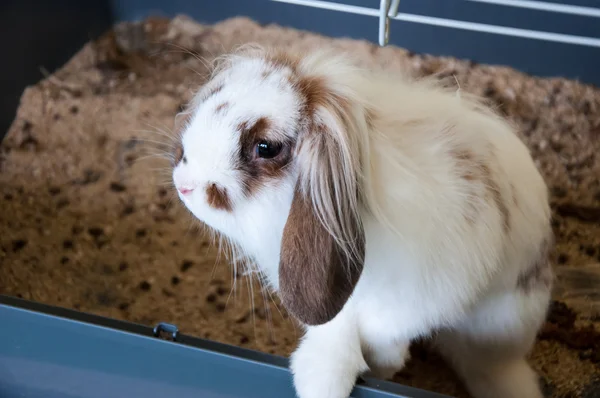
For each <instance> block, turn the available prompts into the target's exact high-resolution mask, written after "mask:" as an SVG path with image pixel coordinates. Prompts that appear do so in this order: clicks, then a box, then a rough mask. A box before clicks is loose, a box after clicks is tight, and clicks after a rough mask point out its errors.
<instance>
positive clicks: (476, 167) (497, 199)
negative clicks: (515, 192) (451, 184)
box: [451, 150, 510, 233]
mask: <svg viewBox="0 0 600 398" xmlns="http://www.w3.org/2000/svg"><path fill="white" fill-rule="evenodd" d="M451 154H452V157H453V158H454V159H455V161H456V164H457V166H458V167H459V168H460V172H461V177H462V178H463V179H464V180H465V181H468V182H469V183H472V184H476V183H481V184H484V186H485V189H486V193H487V197H488V198H491V200H492V201H493V202H494V205H495V206H496V208H497V209H498V211H499V212H500V214H501V216H502V225H503V229H504V232H506V233H507V232H509V231H510V211H509V209H508V206H507V205H506V202H505V200H504V198H503V197H502V193H501V191H500V187H499V186H498V184H497V183H496V181H495V180H494V177H493V175H492V172H491V170H490V167H489V166H488V164H487V163H486V162H484V161H483V160H481V159H477V158H476V156H475V154H474V153H473V152H471V151H469V150H455V151H453V152H452V153H451ZM474 190H475V188H474ZM472 196H473V197H472V201H471V202H470V203H469V204H468V210H467V211H466V213H465V217H466V218H467V220H468V221H469V223H471V224H472V223H474V222H475V219H476V216H477V213H478V212H479V210H478V209H477V206H476V201H477V199H480V200H483V199H484V198H477V196H478V195H476V194H473V195H472Z"/></svg>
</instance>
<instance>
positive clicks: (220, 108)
mask: <svg viewBox="0 0 600 398" xmlns="http://www.w3.org/2000/svg"><path fill="white" fill-rule="evenodd" d="M228 108H229V102H223V103H222V104H220V105H218V106H217V107H216V108H215V113H221V112H225V111H226V110H227V109H228Z"/></svg>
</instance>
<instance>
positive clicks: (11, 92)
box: [0, 0, 600, 137]
mask: <svg viewBox="0 0 600 398" xmlns="http://www.w3.org/2000/svg"><path fill="white" fill-rule="evenodd" d="M332 1H336V2H340V3H345V4H352V5H358V6H363V7H369V8H378V6H379V1H378V0H332ZM545 1H546V2H551V3H559V4H571V5H580V6H588V7H596V8H600V0H568V1H561V0H545ZM400 11H401V12H403V13H410V14H419V15H426V16H435V17H440V18H448V19H457V20H463V21H469V22H478V23H487V24H494V25H501V26H508V27H515V28H521V29H531V30H540V31H546V32H555V33H563V34H570V35H578V36H587V37H594V38H600V18H594V17H585V16H576V15H568V14H560V13H553V12H543V11H536V10H529V9H521V8H515V7H506V6H498V5H490V4H483V3H476V2H470V1H466V0H401V1H400ZM177 14H187V15H189V16H191V17H192V18H194V19H196V20H198V21H199V22H201V23H215V22H218V21H221V20H223V19H226V18H229V17H233V16H241V15H243V16H247V17H250V18H252V19H254V20H256V21H258V22H260V23H265V24H267V23H277V24H280V25H285V26H290V27H294V28H298V29H304V30H310V31H313V32H318V33H321V34H325V35H328V36H336V37H340V36H345V37H351V38H356V39H366V40H370V41H373V42H377V37H378V21H377V18H375V17H371V16H362V15H353V14H347V13H341V12H336V11H328V10H322V9H317V8H311V7H301V6H295V5H290V4H284V3H277V2H272V1H269V0H168V1H165V0H111V1H107V0H86V1H80V0H52V1H50V0H46V1H44V0H3V1H2V2H0V29H1V34H0V47H1V48H2V55H3V56H2V58H3V60H2V62H1V63H0V70H1V71H2V80H1V81H2V83H0V137H1V136H4V134H5V132H6V130H7V129H8V127H9V126H10V124H11V123H12V121H13V119H14V115H15V111H16V109H17V106H18V101H19V98H20V96H21V93H22V91H23V89H24V88H25V86H27V85H31V84H34V83H36V82H37V81H38V80H40V79H41V78H42V77H43V75H42V73H41V72H40V68H41V67H44V68H45V69H46V70H48V71H49V72H52V71H54V70H55V69H56V68H58V67H60V66H61V65H62V64H63V63H65V62H66V61H67V60H68V59H69V58H70V57H71V56H72V55H73V53H74V52H76V51H77V50H78V49H79V48H81V46H82V45H83V44H84V43H85V42H87V41H88V40H90V39H92V38H94V37H97V36H98V35H99V34H101V33H103V32H104V31H106V30H107V29H108V28H109V27H110V26H111V25H112V24H113V23H114V22H115V21H121V20H138V19H142V18H145V17H147V16H150V15H161V16H169V17H172V16H175V15H177ZM390 44H392V45H397V46H401V47H404V48H407V49H409V50H411V51H414V52H419V53H429V54H433V55H448V56H456V57H459V58H465V59H471V60H473V61H476V62H480V63H491V64H502V65H508V66H512V67H514V68H517V69H520V70H522V71H524V72H527V73H531V74H535V75H539V76H563V77H567V78H572V79H578V80H580V81H582V82H585V83H591V84H594V85H597V86H600V48H598V47H588V46H579V45H571V44H561V43H555V42H546V41H541V40H532V39H523V38H517V37H508V36H501V35H495V34H489V33H479V32H472V31H466V30H459V29H451V28H444V27H437V26H431V25H424V24H415V23H409V22H401V21H392V25H391V36H390Z"/></svg>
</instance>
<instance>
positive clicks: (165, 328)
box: [153, 322, 179, 341]
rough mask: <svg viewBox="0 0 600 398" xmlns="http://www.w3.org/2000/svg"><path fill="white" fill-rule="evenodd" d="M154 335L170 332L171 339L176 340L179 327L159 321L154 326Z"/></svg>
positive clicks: (158, 335) (159, 335)
mask: <svg viewBox="0 0 600 398" xmlns="http://www.w3.org/2000/svg"><path fill="white" fill-rule="evenodd" d="M153 332H154V337H159V338H160V337H161V333H170V334H171V340H173V341H177V336H178V335H179V329H177V326H175V325H172V324H170V323H164V322H161V323H159V324H158V325H156V326H155V327H154V330H153Z"/></svg>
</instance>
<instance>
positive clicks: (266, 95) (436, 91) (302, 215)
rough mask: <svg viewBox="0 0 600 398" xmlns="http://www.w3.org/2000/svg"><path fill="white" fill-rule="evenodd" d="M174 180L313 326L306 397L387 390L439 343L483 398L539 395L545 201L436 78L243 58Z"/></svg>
mask: <svg viewBox="0 0 600 398" xmlns="http://www.w3.org/2000/svg"><path fill="white" fill-rule="evenodd" d="M185 113H186V120H185V123H184V124H183V125H182V127H181V129H180V130H179V134H178V138H177V146H176V148H175V150H174V151H173V153H172V157H173V169H172V181H173V185H174V187H175V188H176V190H177V195H178V197H179V199H180V201H181V202H182V204H183V206H184V207H185V208H186V209H188V210H189V211H190V212H191V214H192V215H193V217H194V218H196V219H197V220H199V221H200V222H201V223H202V224H204V225H206V226H208V228H209V230H212V231H214V232H215V233H216V234H217V235H219V236H224V237H226V238H227V239H228V240H230V241H231V242H233V244H234V246H235V247H236V248H237V249H238V250H240V251H241V252H242V253H243V254H244V256H246V258H248V259H249V260H250V261H251V262H252V263H254V264H255V265H256V267H257V268H258V269H259V270H260V273H261V274H262V276H263V277H264V278H265V280H266V282H267V284H268V287H269V289H272V290H273V291H274V292H275V293H276V294H277V295H278V297H279V299H280V301H281V303H282V305H283V307H284V308H285V310H286V311H287V312H288V313H289V314H290V315H291V316H292V317H293V318H294V319H295V320H296V321H297V322H298V323H299V324H300V325H301V327H302V331H303V333H302V334H303V335H302V337H301V338H300V340H299V343H298V346H297V347H296V349H295V351H294V352H293V353H292V355H291V356H290V371H291V374H292V379H293V380H292V382H293V387H294V390H295V392H296V395H297V396H298V397H299V398H317V397H318V398H346V397H348V396H349V395H350V394H351V393H352V391H353V389H354V387H355V385H356V382H357V379H358V378H359V377H375V378H380V379H389V378H391V377H392V376H393V375H394V374H395V373H396V372H398V371H400V370H402V369H403V367H404V366H405V363H406V361H407V360H409V346H410V344H411V342H413V341H414V340H415V339H418V338H430V339H431V341H433V344H434V346H435V347H436V348H437V349H438V350H439V352H440V353H441V354H442V356H443V357H444V358H445V360H446V361H447V362H448V363H449V364H450V365H451V366H452V367H453V368H454V369H455V370H456V372H457V374H458V376H459V377H460V380H461V381H462V382H463V383H464V385H465V387H466V389H467V391H468V392H469V394H470V395H471V396H472V397H475V398H541V397H542V392H541V388H540V385H539V382H538V376H537V373H536V372H535V371H534V370H533V368H532V367H531V365H530V364H529V363H528V360H527V357H528V353H529V352H530V350H531V349H532V346H533V344H534V342H535V340H536V337H537V333H538V331H539V329H540V328H541V326H542V324H543V323H544V321H545V318H546V316H547V311H548V307H549V302H550V297H551V290H552V284H553V279H554V274H553V270H552V266H551V263H550V262H549V255H548V253H549V250H550V249H551V247H552V245H553V242H554V240H553V239H554V238H553V233H552V228H551V213H550V207H549V198H548V189H547V186H546V184H545V182H544V179H543V177H542V176H541V173H540V172H539V171H538V169H537V167H536V165H535V163H534V161H533V159H532V156H531V155H530V152H529V151H528V148H527V147H526V146H525V144H524V143H523V142H522V141H521V140H520V139H519V137H518V136H517V135H516V134H515V129H514V127H513V126H512V125H511V124H510V122H508V121H507V120H505V119H504V118H503V117H502V116H500V115H499V114H497V113H496V112H495V110H493V108H492V107H490V106H488V105H486V104H485V103H484V101H482V100H481V99H479V98H477V97H476V96H474V95H468V94H466V93H462V92H460V90H459V91H456V90H455V89H451V88H449V87H446V86H444V85H443V84H442V83H441V82H440V81H438V80H436V79H434V78H421V79H416V78H412V77H410V76H408V75H405V74H403V73H400V72H398V73H396V72H390V71H388V72H386V71H382V70H380V71H375V70H371V69H368V68H365V67H361V66H359V63H358V62H356V60H354V59H352V57H351V56H349V55H348V54H344V53H341V52H337V51H335V50H326V49H319V50H315V51H312V52H309V53H303V54H296V53H294V52H292V51H289V50H285V49H280V48H267V47H262V46H260V45H246V46H242V47H241V48H239V49H236V50H233V51H231V52H228V53H227V54H226V55H224V56H222V57H219V58H218V59H217V62H216V63H215V65H214V67H213V69H212V72H211V74H210V76H209V78H208V79H207V82H206V84H204V85H203V86H202V87H201V88H200V89H199V90H198V91H197V92H196V93H194V97H193V99H192V100H191V101H190V103H189V107H188V109H187V110H186V111H185Z"/></svg>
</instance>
